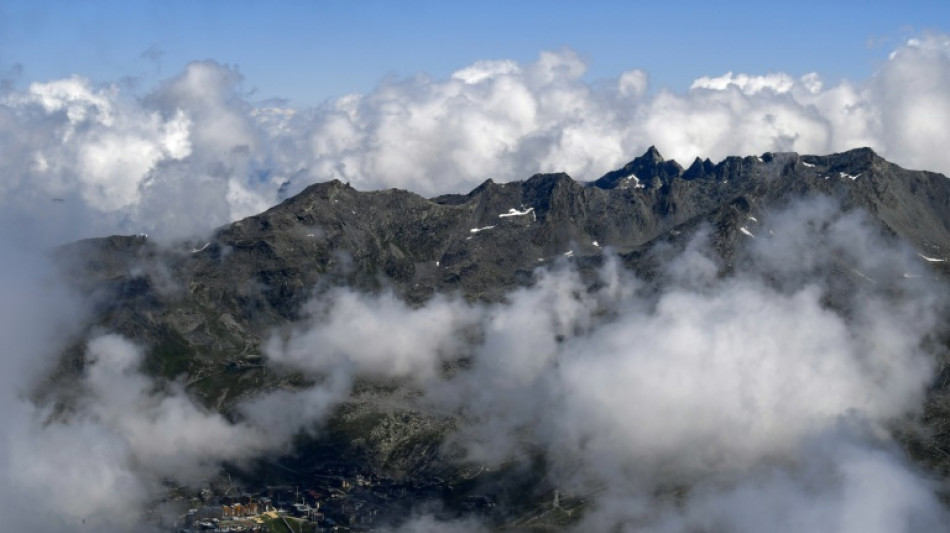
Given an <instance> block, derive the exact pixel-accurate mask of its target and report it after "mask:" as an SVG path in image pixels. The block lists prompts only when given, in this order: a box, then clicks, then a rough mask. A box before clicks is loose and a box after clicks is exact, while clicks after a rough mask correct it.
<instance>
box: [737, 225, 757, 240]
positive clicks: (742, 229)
mask: <svg viewBox="0 0 950 533" xmlns="http://www.w3.org/2000/svg"><path fill="white" fill-rule="evenodd" d="M739 231H741V232H742V233H744V234H745V235H748V236H749V237H752V238H753V239H754V238H755V235H753V234H752V232H751V231H749V230H748V229H746V227H745V226H742V227H741V228H739Z"/></svg>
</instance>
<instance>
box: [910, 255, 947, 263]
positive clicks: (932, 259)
mask: <svg viewBox="0 0 950 533" xmlns="http://www.w3.org/2000/svg"><path fill="white" fill-rule="evenodd" d="M917 255H919V256H920V257H921V258H922V259H923V260H924V261H930V262H931V263H943V262H944V261H946V259H939V258H937V257H927V256H926V255H924V254H917Z"/></svg>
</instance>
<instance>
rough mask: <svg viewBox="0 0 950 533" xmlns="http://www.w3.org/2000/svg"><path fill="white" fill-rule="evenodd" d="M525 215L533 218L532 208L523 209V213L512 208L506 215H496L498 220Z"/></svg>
mask: <svg viewBox="0 0 950 533" xmlns="http://www.w3.org/2000/svg"><path fill="white" fill-rule="evenodd" d="M527 214H531V216H532V217H534V208H533V207H529V208H527V209H525V210H524V211H518V210H517V209H514V208H512V209H509V210H508V212H507V213H502V214H500V215H498V218H506V217H521V216H524V215H527Z"/></svg>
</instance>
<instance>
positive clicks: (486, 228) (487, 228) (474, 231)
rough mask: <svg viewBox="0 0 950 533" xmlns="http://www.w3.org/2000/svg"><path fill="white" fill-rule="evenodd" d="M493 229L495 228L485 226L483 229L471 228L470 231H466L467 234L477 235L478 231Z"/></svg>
mask: <svg viewBox="0 0 950 533" xmlns="http://www.w3.org/2000/svg"><path fill="white" fill-rule="evenodd" d="M494 227H495V226H485V227H484V228H472V229H470V230H468V231H469V233H473V234H474V233H478V232H480V231H485V230H489V229H492V228H494Z"/></svg>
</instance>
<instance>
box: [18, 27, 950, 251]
mask: <svg viewBox="0 0 950 533" xmlns="http://www.w3.org/2000/svg"><path fill="white" fill-rule="evenodd" d="M948 42H950V39H948V38H947V37H946V36H942V35H925V36H921V37H920V38H917V39H912V40H910V41H908V42H907V43H905V44H903V45H901V46H899V47H898V48H897V49H896V50H895V52H894V53H893V54H892V55H891V58H890V59H889V60H888V61H886V62H884V63H883V64H881V65H880V67H879V68H878V70H877V71H876V72H875V73H874V74H873V75H872V76H871V77H870V78H869V79H867V80H850V81H848V80H844V81H840V82H836V83H834V84H828V83H826V82H824V81H823V80H821V79H820V78H819V77H818V76H817V75H816V74H807V75H805V76H802V77H799V78H795V77H792V76H790V75H788V74H785V73H782V72H774V73H768V74H763V75H757V74H747V73H733V72H729V73H726V74H723V75H720V76H709V75H706V76H701V77H698V78H697V79H696V80H695V82H694V83H693V85H692V88H691V89H690V90H689V91H688V92H686V93H674V92H670V91H667V90H659V91H658V92H656V93H650V92H648V90H647V89H648V85H649V78H648V75H647V73H645V72H643V71H640V70H631V71H629V72H626V73H623V74H621V75H620V76H619V77H618V78H617V79H615V80H606V81H604V82H598V83H595V84H590V83H587V82H586V81H584V79H583V77H582V76H583V74H584V72H585V70H586V65H585V64H584V62H583V61H581V60H580V58H578V56H577V55H576V54H574V53H573V52H571V51H570V50H561V51H558V52H544V53H542V54H541V55H540V56H539V58H538V59H537V60H536V61H535V62H533V63H529V64H518V63H517V62H514V61H511V60H492V61H477V62H475V63H473V64H472V65H470V66H467V67H464V68H461V69H459V70H458V71H456V72H455V73H453V74H452V75H451V76H449V77H448V78H446V79H432V78H429V77H426V76H422V75H419V76H415V77H411V78H407V79H387V80H384V81H383V82H382V83H381V84H380V85H379V86H378V87H377V88H376V89H374V90H373V91H371V92H369V93H367V94H362V95H360V94H353V95H347V96H344V97H341V98H339V99H338V100H336V101H335V102H329V103H327V104H326V105H323V106H321V107H318V108H315V109H305V110H293V109H287V108H283V107H280V106H279V105H274V104H272V103H269V104H266V105H263V106H255V105H254V104H252V103H251V102H250V101H248V99H247V97H246V96H245V95H244V94H243V93H242V92H241V84H242V82H243V77H242V75H241V74H240V73H239V72H238V70H237V69H236V68H234V67H229V66H226V65H221V64H218V63H215V62H212V61H203V62H196V63H192V64H190V65H188V66H187V67H186V68H185V70H184V71H183V72H182V73H181V74H179V75H178V76H175V77H174V78H171V79H169V80H167V81H166V82H165V83H162V84H160V85H159V86H158V87H157V88H155V89H154V90H153V91H152V92H151V93H149V94H147V95H146V96H145V97H141V98H139V97H136V96H135V95H132V94H128V93H127V92H126V91H123V90H122V89H121V88H120V87H119V86H117V85H105V86H99V87H97V86H94V85H93V84H91V83H90V82H89V81H88V80H85V79H83V78H81V77H72V78H68V79H64V80H54V81H50V82H46V83H34V84H32V85H30V86H29V87H28V88H27V89H26V90H23V91H8V92H7V93H6V94H4V95H3V96H2V97H0V135H3V138H4V139H5V143H4V146H2V147H0V161H2V162H0V169H2V170H3V173H2V175H3V178H2V180H0V192H2V196H0V205H2V206H4V208H5V211H10V210H11V209H14V210H16V209H30V210H36V209H39V208H40V207H42V206H43V200H44V199H45V200H48V199H50V198H61V199H65V200H67V201H68V202H73V203H75V204H76V205H74V206H71V207H69V208H68V209H70V210H71V211H70V212H71V215H70V216H71V217H72V218H73V219H75V218H77V217H78V218H79V219H82V220H83V223H79V224H76V223H75V222H74V223H71V224H65V227H68V228H74V229H72V230H63V229H58V228H62V227H63V226H64V224H63V223H62V222H61V221H60V220H57V219H56V218H55V217H53V218H51V222H49V223H48V226H47V227H42V225H41V226H40V227H38V228H36V229H35V230H32V231H34V232H36V233H37V234H38V236H42V235H44V233H45V234H52V235H54V236H60V238H74V237H76V236H77V234H80V233H81V234H84V235H91V234H95V233H115V232H122V233H142V232H144V233H149V234H151V235H154V236H156V237H166V238H167V237H176V236H182V235H185V234H188V233H193V232H196V231H206V230H207V229H209V228H211V227H213V226H215V225H218V224H223V223H225V222H227V221H230V220H234V219H236V218H239V217H243V216H247V215H249V214H252V213H254V212H255V211H256V210H259V209H260V208H261V207H262V206H266V205H272V204H273V203H274V202H275V201H276V200H277V198H278V188H279V187H280V186H281V185H282V184H284V182H289V186H288V187H287V190H288V191H290V192H296V191H299V190H301V189H302V188H303V187H305V186H306V185H309V184H311V183H314V182H318V181H327V180H330V179H334V178H336V179H340V180H342V181H346V182H350V183H351V184H352V185H353V186H355V187H357V188H359V189H376V188H389V187H399V188H406V189H410V190H413V191H415V192H418V193H421V194H424V195H433V194H437V193H444V192H464V191H466V190H468V189H470V188H472V187H474V186H475V185H477V184H478V183H480V182H482V181H484V179H486V178H492V179H494V180H496V181H509V180H515V179H525V178H526V177H528V176H530V175H532V174H534V173H535V172H538V171H544V172H555V171H565V172H568V173H569V174H571V175H573V176H574V177H575V178H577V179H583V180H590V179H595V178H597V177H599V176H600V175H602V174H603V173H605V172H607V171H609V170H611V169H614V168H618V167H619V166H621V165H622V164H624V163H625V162H627V161H629V160H630V159H632V158H633V157H634V156H636V155H639V154H640V153H642V152H643V151H644V150H645V149H646V147H648V146H650V145H657V147H658V148H659V149H660V151H661V152H662V153H663V154H664V155H665V156H667V157H670V158H675V159H677V160H679V161H680V162H681V163H684V164H686V163H689V162H690V161H691V160H692V159H693V158H694V157H697V156H699V157H702V158H705V157H709V158H711V159H713V160H718V159H721V158H723V157H726V156H728V155H747V154H757V153H761V152H764V151H789V150H790V151H798V152H807V153H829V152H834V151H843V150H847V149H850V148H854V147H858V146H865V145H867V146H871V147H872V148H874V149H875V150H877V151H878V152H879V153H881V154H882V155H883V156H885V157H888V158H890V159H892V160H894V161H895V162H896V163H898V164H902V165H905V166H911V167H917V168H927V169H932V170H936V171H942V172H950V159H948V155H947V152H946V150H943V148H942V147H943V146H945V145H946V144H947V141H948V139H947V132H946V128H944V127H943V125H944V124H946V123H947V121H948V119H950V97H948V96H947V91H945V90H943V89H944V87H946V86H947V83H948V81H950V45H948ZM23 197H30V198H31V200H30V201H27V202H23V201H22V198H23ZM190 198H199V199H201V202H202V203H203V204H205V205H208V206H209V208H207V209H204V210H194V209H190V208H186V207H183V206H187V205H188V204H189V199H190ZM24 206H28V207H24ZM61 210H62V209H61ZM168 211H175V212H176V213H177V214H176V216H175V217H170V216H167V212H168ZM163 214H164V215H163ZM8 216H10V215H8Z"/></svg>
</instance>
